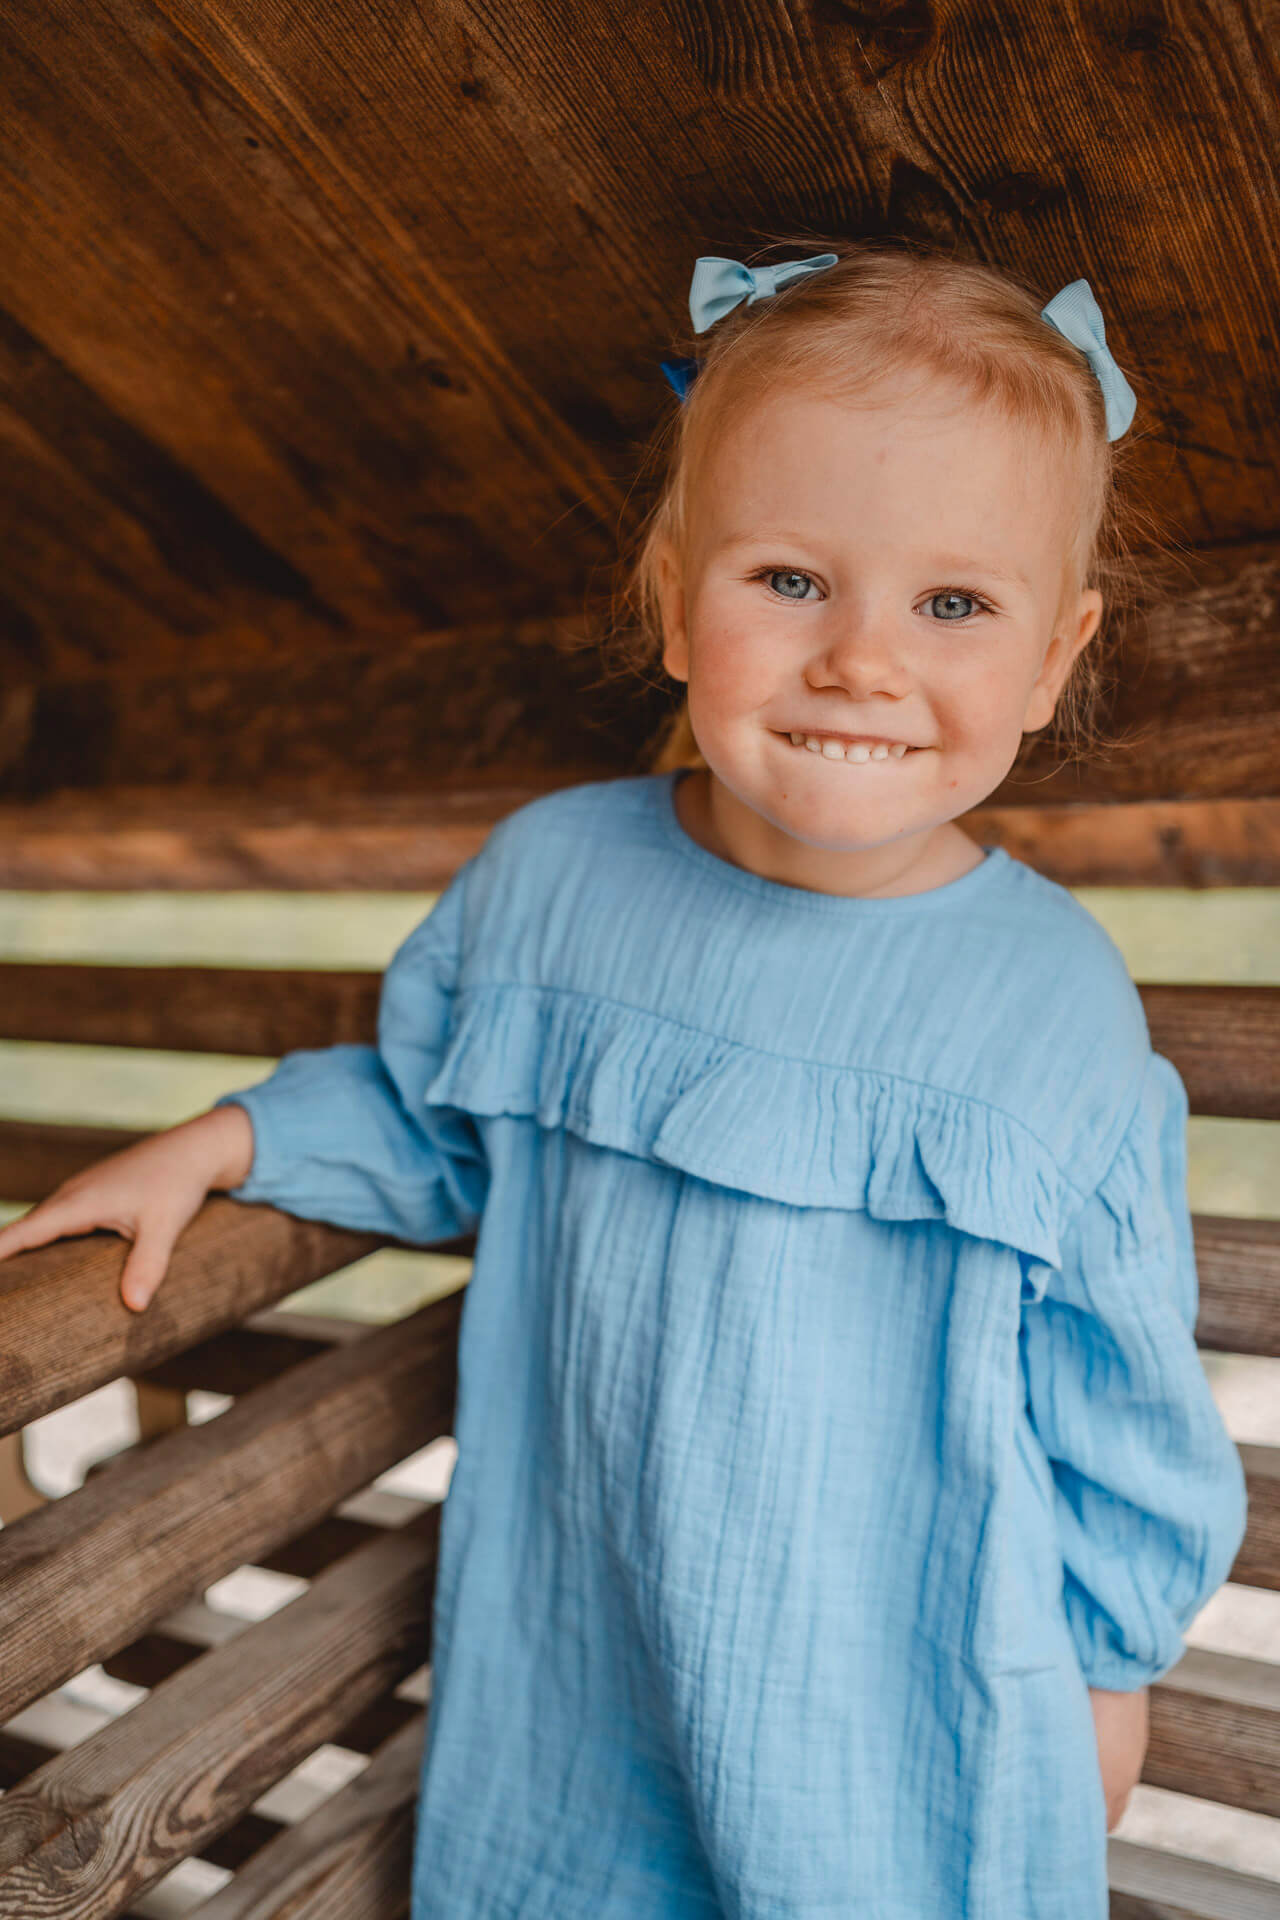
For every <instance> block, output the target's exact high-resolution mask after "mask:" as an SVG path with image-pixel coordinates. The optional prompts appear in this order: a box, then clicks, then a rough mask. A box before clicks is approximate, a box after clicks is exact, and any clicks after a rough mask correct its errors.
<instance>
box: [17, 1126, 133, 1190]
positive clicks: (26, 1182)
mask: <svg viewBox="0 0 1280 1920" xmlns="http://www.w3.org/2000/svg"><path fill="white" fill-rule="evenodd" d="M143 1137H144V1136H143V1135H142V1134H141V1133H138V1132H136V1131H134V1130H132V1129H129V1128H126V1127H66V1126H57V1125H54V1124H51V1123H50V1122H48V1121H40V1120H0V1198H3V1199H5V1200H42V1199H43V1198H44V1196H45V1194H47V1193H52V1192H53V1189H54V1188H55V1187H59V1186H61V1185H62V1182H63V1181H64V1180H69V1179H70V1178H71V1176H72V1174H74V1173H79V1172H80V1170H81V1169H82V1168H83V1167H88V1166H91V1165H92V1164H93V1162H94V1161H95V1160H101V1159H103V1158H104V1156H105V1155H106V1154H108V1153H117V1152H119V1150H120V1148H121V1147H127V1146H130V1145H131V1144H132V1143H133V1141H135V1140H141V1139H142V1138H143Z"/></svg>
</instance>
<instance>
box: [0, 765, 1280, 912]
mask: <svg viewBox="0 0 1280 1920" xmlns="http://www.w3.org/2000/svg"><path fill="white" fill-rule="evenodd" d="M614 774H616V768H615V769H613V770H612V771H611V773H610V775H609V776H607V777H613V776H614ZM571 784H573V783H572V782H571V781H569V780H564V779H561V778H560V777H559V776H557V778H556V780H555V782H554V785H556V786H559V785H571ZM553 790H554V787H553V786H546V787H543V788H541V789H532V788H530V789H525V790H520V789H510V788H506V789H497V788H495V789H488V788H486V787H485V786H484V785H483V784H472V785H468V786H463V785H461V784H458V785H455V786H454V787H451V788H446V789H443V790H436V791H433V792H429V793H426V792H424V793H418V794H408V795H405V794H363V795H362V794H343V793H341V792H339V793H335V792H334V791H333V790H332V789H330V791H329V792H327V793H325V794H312V795H309V796H308V797H307V798H306V799H305V800H297V799H295V800H287V799H281V798H279V797H277V798H275V799H270V798H267V797H264V796H263V795H262V794H261V793H243V792H241V793H236V792H231V791H228V792H225V793H223V794H218V795H213V794H210V793H209V792H208V791H207V790H204V789H198V788H191V787H184V788H181V789H154V788H153V789H151V790H150V791H147V790H146V789H141V790H139V789H137V788H133V789H131V790H121V789H113V790H110V791H107V790H105V789H104V790H100V791H99V792H97V793H95V794H94V795H93V796H92V797H85V796H76V795H74V794H67V793H63V794H61V795H55V796H51V797H50V798H48V799H46V800H43V801H33V802H30V803H27V802H22V803H15V802H12V801H11V802H9V803H7V804H6V803H4V802H0V886H3V887H17V888H31V889H36V890H40V889H45V890H50V891H55V890H62V889H65V888H71V889H77V890H86V891H90V892H111V891H117V890H123V891H130V890H133V889H137V888H145V889H151V890H158V891H167V890H176V891H182V892H202V891H219V890H225V889H230V890H239V889H254V888H263V889H271V890H286V891H287V890H292V889H303V890H315V891H321V892H324V891H330V890H334V891H354V892H363V891H375V892H380V893H396V892H406V893H421V892H431V893H435V892H439V891H440V890H441V889H443V888H444V887H446V886H447V885H448V884H449V881H450V880H451V879H452V878H453V876H454V874H455V873H456V872H457V870H458V868H459V867H460V866H461V865H462V863H463V861H464V860H467V859H470V857H471V855H472V854H473V853H478V852H479V850H480V848H481V847H482V846H483V845H484V842H485V840H486V839H487V838H488V835H489V832H490V831H491V829H492V827H493V826H495V825H496V824H497V822H498V820H500V819H502V818H504V817H505V815H506V814H507V813H508V812H512V811H514V809H515V807H517V806H521V805H523V804H524V803H525V801H527V800H533V799H535V798H536V797H537V793H538V792H539V791H553ZM960 823H961V825H962V826H963V827H964V828H965V830H966V832H968V833H969V834H970V835H971V836H972V837H973V839H975V840H976V841H978V842H979V843H980V844H981V845H984V846H1002V847H1004V848H1006V849H1007V851H1008V852H1009V853H1011V854H1012V855H1013V856H1014V858H1015V859H1019V860H1024V861H1025V862H1026V863H1027V865H1028V866H1031V867H1034V868H1035V869H1036V871H1037V873H1043V874H1045V875H1046V877H1047V878H1048V879H1050V880H1056V881H1058V882H1059V884H1060V885H1063V886H1070V887H1077V886H1104V887H1195V888H1209V887H1276V886H1280V801H1273V800H1207V801H1171V802H1168V803H1162V802H1154V801H1153V802H1151V803H1149V804H1147V803H1144V802H1141V801H1133V802H1129V803H1112V802H1105V803H1102V804H1100V805H1096V806H1083V805H1082V806H1061V807H1037V806H1025V807H986V806H983V807H975V808H974V809H973V810H972V811H971V812H970V813H968V814H964V815H962V816H961V822H960Z"/></svg>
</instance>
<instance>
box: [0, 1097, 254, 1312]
mask: <svg viewBox="0 0 1280 1920" xmlns="http://www.w3.org/2000/svg"><path fill="white" fill-rule="evenodd" d="M252 1165H253V1123H252V1121H251V1120H250V1119H249V1116H248V1114H247V1113H246V1112H245V1110H244V1108H243V1107H237V1106H226V1107H215V1108H214V1109H213V1110H212V1112H210V1113H202V1114H200V1115H199V1116H198V1118H196V1119H195V1120H187V1121H184V1123H183V1124H182V1125H181V1126H180V1127H170V1128H169V1130H168V1131H167V1132H166V1133H157V1134H154V1135H152V1137H151V1138H150V1139H148V1140H139V1141H138V1142H137V1143H136V1144H135V1145H134V1146H131V1147H125V1148H124V1149H123V1150H122V1151H121V1152H120V1153H113V1154H111V1155H110V1156H109V1157H108V1158H107V1159H105V1160H99V1161H97V1162H96V1163H95V1165H93V1166H91V1167H86V1168H85V1170H84V1172H83V1173H77V1174H76V1175H75V1176H74V1177H73V1178H72V1179H70V1180H64V1181H63V1183H62V1185H61V1186H60V1187H57V1188H55V1189H54V1191H53V1192H52V1193H51V1194H50V1195H49V1197H48V1199H47V1200H42V1201H41V1202H40V1204H39V1206H36V1207H33V1208H32V1209H31V1211H30V1212H29V1213H25V1214H24V1215H23V1216H22V1218H21V1219H20V1220H15V1221H13V1222H12V1224H11V1225H10V1226H7V1227H5V1228H3V1229H0V1260H3V1259H6V1258H7V1257H8V1255H9V1254H11V1253H21V1252H23V1251H25V1249H26V1248H28V1247H43V1246H47V1245H48V1243H49V1241H50V1240H60V1239H62V1238H63V1236H64V1235H66V1234H72V1233H89V1232H90V1231H91V1230H92V1229H93V1228H94V1227H109V1228H110V1229H111V1230H112V1232H113V1233H121V1234H123V1235H124V1236H125V1238H126V1239H127V1240H132V1241H133V1252H132V1253H131V1254H130V1255H129V1257H128V1259H127V1260H126V1261H125V1264H124V1271H123V1272H122V1274H121V1275H120V1297H121V1299H122V1300H123V1301H124V1303H125V1305H126V1306H127V1307H132V1308H134V1309H135V1311H137V1312H139V1313H141V1311H142V1309H143V1308H144V1307H145V1306H147V1305H148V1303H149V1302H150V1300H151V1297H152V1295H153V1294H154V1293H155V1291H156V1288H157V1287H158V1286H159V1285H160V1282H161V1281H162V1280H163V1279H164V1276H165V1272H166V1270H167V1268H168V1265H169V1256H170V1254H171V1253H172V1252H173V1247H174V1242H175V1241H176V1240H177V1238H178V1235H179V1234H180V1233H181V1232H182V1229H183V1228H184V1227H185V1226H186V1225H187V1223H188V1221H190V1220H192V1219H193V1218H194V1217H195V1215H196V1214H197V1213H199V1211H200V1209H201V1207H202V1206H203V1205H204V1199H205V1195H206V1194H207V1193H208V1192H209V1191H210V1189H211V1188H215V1187H238V1186H239V1185H240V1183H241V1181H242V1180H245V1179H247V1178H248V1174H249V1169H250V1167H251V1166H252Z"/></svg>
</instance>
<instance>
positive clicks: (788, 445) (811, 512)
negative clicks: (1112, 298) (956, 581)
mask: <svg viewBox="0 0 1280 1920" xmlns="http://www.w3.org/2000/svg"><path fill="white" fill-rule="evenodd" d="M696 473H697V478H696V481H695V484H694V485H693V487H692V489H691V501H690V505H691V513H690V520H691V525H690V528H689V534H690V541H691V545H694V546H697V547H698V548H700V549H701V551H702V552H703V554H704V555H707V556H709V555H710V554H711V553H712V552H720V551H723V550H726V549H727V548H729V547H730V546H731V545H734V544H739V543H742V542H745V541H750V540H753V539H761V538H763V539H768V538H771V537H772V538H781V537H784V536H788V535H789V536H792V537H795V536H799V537H802V538H804V537H807V538H809V539H811V540H814V541H835V540H840V541H848V540H849V539H851V538H858V539H860V540H865V542H867V543H868V544H870V545H875V544H878V543H881V542H883V541H884V540H885V539H889V540H892V541H893V542H894V543H895V546H901V545H902V544H904V543H905V542H909V544H910V545H911V546H912V547H913V548H916V547H918V548H919V549H920V550H921V552H922V553H924V552H928V553H930V554H938V555H941V554H947V555H950V556H952V557H954V558H957V559H962V558H965V557H966V556H968V557H973V558H976V557H978V556H979V555H985V556H986V557H987V558H988V559H989V560H990V561H991V562H992V563H993V565H1001V564H1003V565H1005V566H1006V567H1007V569H1008V571H1009V572H1010V573H1011V574H1017V573H1022V574H1024V575H1025V574H1026V573H1027V572H1028V571H1029V570H1030V569H1031V568H1034V567H1035V566H1036V565H1037V564H1038V563H1039V562H1041V561H1043V560H1044V559H1045V558H1046V557H1047V556H1048V555H1049V554H1051V553H1052V554H1056V553H1057V552H1058V551H1059V550H1060V548H1061V545H1062V543H1063V540H1064V538H1065V529H1066V520H1065V506H1066V499H1067V490H1068V474H1069V467H1068V463H1067V462H1066V461H1065V460H1064V459H1063V457H1061V455H1060V454H1059V453H1057V452H1056V451H1055V450H1054V449H1053V448H1052V447H1050V446H1049V445H1047V444H1046V442H1045V440H1044V438H1043V436H1042V435H1041V434H1039V433H1038V432H1037V431H1035V430H1034V429H1032V428H1031V427H1029V426H1026V425H1022V424H1019V423H1016V422H1012V421H1010V420H1008V419H1007V418H1006V417H1005V416H1004V415H1003V414H1002V413H1001V412H1000V411H999V409H998V408H997V407H996V406H994V405H993V404H992V403H990V402H987V403H982V402H979V401H977V400H975V399H974V398H973V397H972V396H971V395H969V394H967V393H965V392H963V391H962V390H961V389H959V388H957V387H956V386H955V385H954V384H950V383H946V384H944V383H942V382H940V381H938V380H937V379H935V378H932V377H929V376H922V375H919V374H917V375H914V376H912V377H910V378H903V379H899V380H897V381H894V382H892V383H883V384H881V385H880V386H879V387H877V388H873V389H871V390H870V391H869V392H868V393H867V394H866V395H865V396H860V397H859V398H858V399H857V400H856V401H843V400H834V399H826V398H823V397H822V396H821V395H815V394H814V393H813V392H812V390H811V389H804V390H789V389H785V388H784V389H780V390H778V391H776V392H774V393H771V394H769V395H768V396H766V397H764V398H762V399H759V400H757V401H755V402H754V403H750V404H748V405H747V406H745V407H743V408H741V409H740V410H736V411H733V410H731V411H730V412H729V413H728V415H727V416H726V417H725V418H723V419H722V420H721V421H719V422H718V423H717V425H716V428H715V430H714V432H713V434H712V435H711V437H710V438H709V441H708V444H707V446H706V448H705V450H704V451H703V454H702V457H701V458H700V459H699V460H698V461H697V464H696Z"/></svg>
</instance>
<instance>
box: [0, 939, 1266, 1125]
mask: <svg viewBox="0 0 1280 1920" xmlns="http://www.w3.org/2000/svg"><path fill="white" fill-rule="evenodd" d="M1137 985H1138V992H1139V994H1140V996H1141V999H1142V1003H1143V1008H1144V1011H1145V1014H1146V1017H1147V1022H1148V1026H1149V1028H1150V1032H1151V1041H1152V1045H1153V1046H1154V1048H1155V1049H1156V1051H1157V1052H1158V1053H1163V1054H1165V1055H1167V1056H1168V1058H1169V1059H1170V1060H1172V1061H1173V1063H1174V1065H1175V1066H1176V1067H1177V1068H1178V1071H1179V1072H1180V1073H1181V1075H1182V1076H1183V1079H1184V1081H1185V1083H1186V1087H1187V1095H1188V1099H1189V1101H1190V1105H1191V1111H1192V1112H1193V1113H1197V1114H1211V1115H1225V1116H1228V1117H1231V1118H1235V1119H1245V1120H1275V1119H1280V986H1258V987H1253V986H1222V987H1219V986H1198V985H1181V984H1175V985H1164V984H1159V983H1151V982H1142V981H1139V982H1138V983H1137ZM380 986H381V975H380V974H378V973H375V972H370V971H369V970H367V969H361V970H352V969H341V968H334V969H325V970H323V971H321V970H316V969H300V968H283V967H281V968H268V967H120V966H97V965H92V964H89V965H78V964H66V963H58V962H52V963H50V962H45V961H38V962H32V961H4V962H0V1038H2V1039H6V1040H42V1041H54V1042H59V1041H61V1042H78V1043H80V1044H82V1045H93V1046H124V1047H159V1048H173V1049H177V1050H179V1051H192V1052H200V1053H227V1054H248V1055H257V1056H264V1055H265V1056H270V1057H276V1056H278V1055H280V1054H283V1053H286V1052H288V1051H290V1049H292V1048H296V1047H324V1046H330V1045H333V1044H335V1043H337V1042H351V1041H354V1042H357V1043H366V1044H368V1043H372V1042H373V1041H374V1040H375V1039H376V1033H377V1009H378V997H379V992H380Z"/></svg>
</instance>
